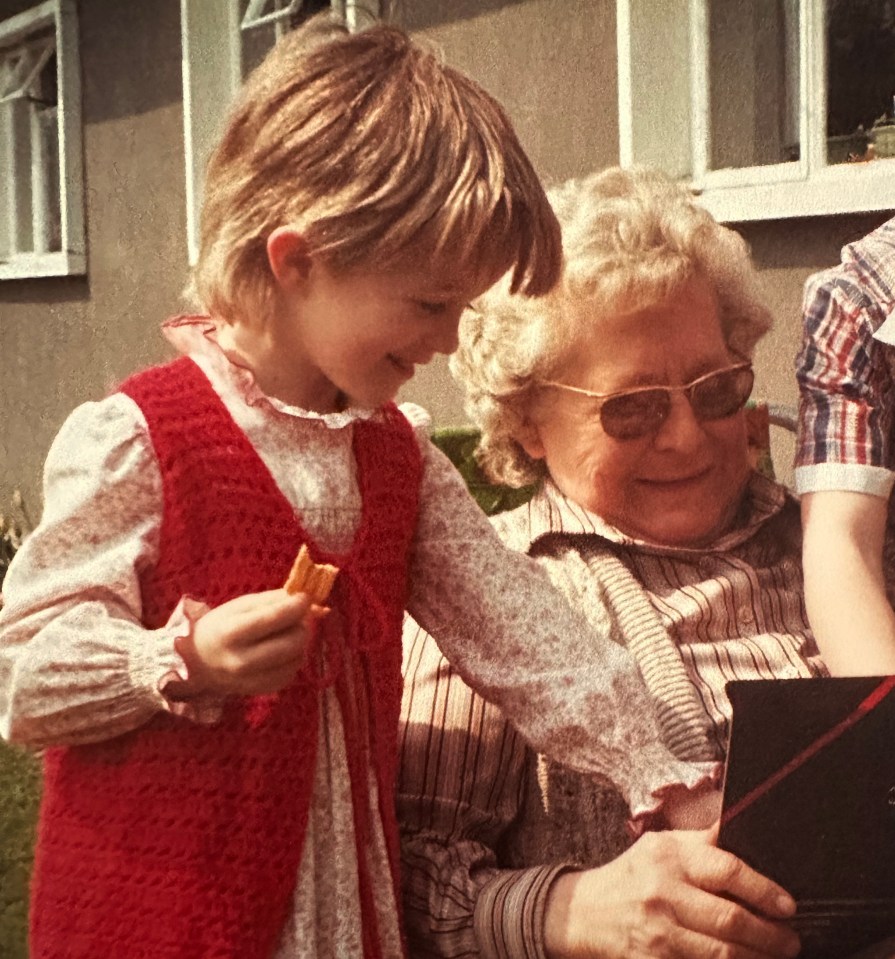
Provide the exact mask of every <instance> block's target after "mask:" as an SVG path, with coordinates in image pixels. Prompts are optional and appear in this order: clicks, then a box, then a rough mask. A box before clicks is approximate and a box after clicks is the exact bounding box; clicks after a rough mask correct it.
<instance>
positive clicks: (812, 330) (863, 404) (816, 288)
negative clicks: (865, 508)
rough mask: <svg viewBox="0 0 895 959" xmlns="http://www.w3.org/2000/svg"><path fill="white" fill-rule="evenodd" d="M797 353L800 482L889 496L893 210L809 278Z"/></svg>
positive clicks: (807, 488) (894, 379)
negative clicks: (833, 264) (831, 264)
mask: <svg viewBox="0 0 895 959" xmlns="http://www.w3.org/2000/svg"><path fill="white" fill-rule="evenodd" d="M804 324H805V336H804V341H803V345H802V349H801V351H800V353H799V356H798V359H797V362H796V375H797V378H798V381H799V389H800V403H799V438H798V446H797V450H796V470H795V481H796V489H797V490H798V491H799V492H800V493H807V492H815V491H819V490H851V491H855V492H863V493H870V494H872V495H876V496H882V497H888V496H889V493H890V492H891V490H892V486H893V484H895V442H893V441H895V433H893V423H895V420H893V417H895V219H892V220H889V221H888V222H887V223H885V224H883V225H882V226H881V227H879V229H877V230H875V231H874V232H873V233H871V234H869V235H868V236H866V237H864V239H862V240H859V241H858V242H856V243H852V244H850V245H848V246H846V247H844V248H843V250H842V263H841V265H840V266H837V267H834V268H832V269H829V270H824V271H822V272H821V273H817V274H816V275H814V276H813V277H811V278H810V279H809V280H808V283H807V284H806V287H805V301H804Z"/></svg>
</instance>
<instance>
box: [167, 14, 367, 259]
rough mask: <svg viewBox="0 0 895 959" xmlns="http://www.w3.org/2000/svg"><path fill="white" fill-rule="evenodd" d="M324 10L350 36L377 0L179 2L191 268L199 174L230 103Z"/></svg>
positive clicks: (363, 24)
mask: <svg viewBox="0 0 895 959" xmlns="http://www.w3.org/2000/svg"><path fill="white" fill-rule="evenodd" d="M330 7H332V8H333V9H334V10H335V11H336V12H337V13H339V14H340V15H341V16H342V17H343V18H344V19H345V22H346V23H347V24H348V26H349V28H350V29H352V30H360V29H363V28H364V27H366V26H369V24H370V23H372V22H374V21H375V19H376V16H377V15H378V11H379V3H378V0H216V2H214V3H209V2H207V0H181V5H180V9H181V30H182V33H183V37H182V43H183V116H184V139H185V144H186V199H187V234H188V235H187V241H188V246H189V257H190V263H195V262H196V257H197V255H198V240H199V207H200V204H201V199H202V180H203V171H204V169H205V163H206V161H207V159H208V155H209V152H210V151H211V148H212V147H213V146H214V144H215V142H216V140H217V138H218V135H219V134H220V132H221V125H222V123H223V120H224V116H225V114H226V111H227V107H228V105H229V103H230V100H231V99H232V97H233V95H234V94H235V92H236V90H237V89H238V88H239V85H240V84H241V83H242V81H243V79H244V78H245V77H246V76H248V74H249V73H250V72H251V71H252V70H253V69H254V68H255V67H256V66H257V65H258V64H259V63H260V62H261V60H262V59H263V58H264V56H265V54H266V53H267V51H268V50H269V49H270V48H271V47H272V46H273V45H274V44H275V43H276V41H277V40H278V39H279V38H280V37H281V36H283V34H285V33H286V32H287V31H289V30H291V29H293V28H294V27H296V26H298V25H299V24H300V23H302V22H303V21H304V20H306V19H307V18H308V17H309V16H312V15H313V14H314V13H317V12H319V11H321V10H325V9H329V8H330Z"/></svg>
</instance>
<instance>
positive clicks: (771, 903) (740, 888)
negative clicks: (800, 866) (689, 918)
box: [685, 830, 796, 919]
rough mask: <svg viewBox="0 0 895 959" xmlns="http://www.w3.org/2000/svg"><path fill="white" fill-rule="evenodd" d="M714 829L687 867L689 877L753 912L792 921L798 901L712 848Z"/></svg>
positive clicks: (741, 864) (729, 856) (699, 884)
mask: <svg viewBox="0 0 895 959" xmlns="http://www.w3.org/2000/svg"><path fill="white" fill-rule="evenodd" d="M714 832H715V831H714V830H708V831H707V832H706V833H704V834H703V835H704V836H705V839H706V845H705V847H704V850H705V851H704V853H703V854H701V855H697V856H696V857H694V858H693V859H691V860H690V862H689V863H688V864H687V866H686V867H685V868H686V869H687V875H688V878H689V879H690V880H691V881H692V882H693V883H694V884H695V885H697V886H699V887H700V888H702V889H706V890H708V891H709V892H714V893H718V894H719V895H723V896H729V897H732V898H734V899H737V900H739V901H740V902H742V903H745V905H747V906H748V907H749V908H750V909H751V910H753V911H757V912H759V913H762V914H763V915H765V916H770V917H771V918H777V919H789V918H790V917H791V916H792V915H793V914H794V913H795V911H796V903H795V900H794V899H793V898H792V896H790V894H789V893H788V892H787V891H786V890H785V889H784V888H783V887H782V886H780V885H778V884H777V883H776V882H774V881H773V880H772V879H768V877H767V876H763V875H762V874H761V873H759V872H756V871H755V870H754V869H752V868H751V867H750V866H748V865H746V863H744V862H743V860H742V859H740V858H738V857H737V856H735V855H733V853H729V852H726V851H725V850H723V849H718V848H717V847H716V846H714V845H712V844H711V842H712V839H711V836H712V834H713V833H714Z"/></svg>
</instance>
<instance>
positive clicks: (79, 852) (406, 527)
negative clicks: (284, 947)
mask: <svg viewBox="0 0 895 959" xmlns="http://www.w3.org/2000/svg"><path fill="white" fill-rule="evenodd" d="M121 389H122V391H123V392H124V393H126V394H127V395H129V396H130V397H131V398H133V399H134V400H135V401H136V402H137V404H138V405H139V406H140V408H141V410H142V412H143V414H144V416H145V418H146V422H147V425H148V428H149V434H150V437H151V440H152V443H153V446H154V449H155V453H156V455H157V458H158V463H159V467H160V471H161V476H162V485H163V503H164V516H163V521H162V527H161V534H160V536H161V541H160V551H159V552H160V556H159V561H158V564H157V566H156V567H155V568H154V569H151V570H146V571H144V572H143V573H142V575H141V588H142V599H143V621H144V625H145V626H146V627H147V628H148V629H154V628H158V627H160V626H163V625H164V624H165V623H166V622H167V620H168V618H169V617H170V614H171V612H172V611H173V609H174V607H175V606H176V604H177V602H178V601H179V600H180V598H181V597H182V596H183V595H190V596H193V597H195V598H197V599H200V600H204V601H205V602H206V603H208V604H209V605H211V606H217V605H219V604H221V603H223V602H226V601H227V600H229V599H233V598H234V597H237V596H240V595H243V594H245V593H251V592H258V591H261V590H266V589H272V588H275V587H277V586H280V585H282V583H283V582H284V580H285V578H286V575H287V573H288V571H289V568H290V565H291V563H292V560H293V559H294V557H295V554H296V552H297V550H298V547H299V545H300V544H301V543H307V544H308V547H309V549H310V550H311V553H312V556H313V557H314V559H315V560H316V561H318V562H334V563H336V564H337V565H339V566H340V568H341V572H340V574H339V576H338V578H337V580H336V586H335V588H334V590H333V594H332V596H331V598H330V599H331V604H332V607H333V609H332V612H331V614H330V615H329V617H327V619H326V620H324V621H323V624H324V625H323V626H322V627H321V628H320V629H319V631H318V632H317V633H316V635H315V636H314V639H313V641H312V644H311V648H310V651H309V656H308V661H307V664H306V666H305V667H303V669H302V670H301V671H300V673H299V675H298V677H297V678H296V680H295V681H294V682H293V683H292V684H291V685H290V686H289V687H287V688H286V689H284V690H282V691H281V692H279V693H277V694H274V695H267V696H254V697H235V696H234V697H231V698H229V699H228V700H227V701H226V703H225V706H224V713H223V717H222V719H221V721H220V722H219V723H218V724H216V725H214V726H202V725H199V724H196V723H193V722H191V721H189V720H187V719H183V718H178V717H176V716H174V715H172V714H170V713H167V712H160V713H158V714H157V715H156V716H155V717H154V718H153V719H152V720H151V721H150V722H149V723H148V724H147V725H145V726H143V727H142V728H140V729H138V730H135V731H133V732H131V733H127V734H125V735H123V736H119V737H117V738H115V739H112V740H108V741H105V742H100V743H96V744H92V745H87V746H78V747H70V748H59V749H53V750H50V751H49V753H48V755H47V757H46V761H45V786H44V799H43V804H42V809H41V819H40V826H39V836H38V843H37V850H36V858H35V872H34V879H33V883H32V909H31V917H32V918H31V949H32V952H31V955H32V959H99V957H105V956H110V957H111V956H122V957H127V959H144V957H145V959H150V957H151V959H269V957H270V956H271V955H272V954H273V952H274V950H275V948H276V945H277V941H278V937H279V935H280V933H281V930H282V928H283V926H284V923H285V921H286V919H287V916H288V913H289V910H290V908H291V906H292V897H293V893H294V889H295V883H296V877H297V874H298V869H299V865H300V861H301V857H302V843H303V839H304V834H305V829H306V825H307V820H308V810H309V805H310V799H311V793H312V787H313V782H314V769H315V758H316V745H317V738H318V716H319V701H320V693H321V690H323V689H324V688H325V687H326V686H328V685H330V684H332V685H333V686H334V688H335V692H336V694H337V697H338V701H339V704H340V706H341V711H342V716H343V724H344V730H345V741H346V752H347V756H348V768H349V775H350V779H351V792H352V808H353V814H354V818H355V823H356V828H357V850H358V857H357V860H358V871H359V877H358V880H359V889H360V899H361V910H362V919H363V927H364V955H365V959H381V950H380V947H379V945H378V936H377V928H376V914H375V908H374V900H373V890H372V883H373V882H375V881H377V880H378V881H382V880H381V877H375V876H370V875H369V874H368V871H369V870H368V868H367V866H366V864H367V861H368V860H367V849H366V842H367V838H368V835H369V828H370V823H369V819H370V813H369V810H370V796H369V787H368V782H369V771H370V769H371V767H372V769H373V770H374V772H375V776H376V784H377V788H378V796H379V813H380V816H381V819H382V824H383V829H384V832H385V837H386V842H387V845H388V851H389V858H390V862H391V867H392V876H391V879H392V881H393V883H394V885H395V890H396V900H397V901H400V897H399V895H398V876H397V871H398V866H397V863H398V851H397V846H398V840H397V826H396V822H395V813H394V800H393V797H394V784H395V774H396V762H397V726H398V715H399V710H400V699H401V640H400V632H401V621H402V615H403V609H404V603H405V594H406V583H407V567H408V551H409V549H410V544H411V540H412V536H413V532H414V529H415V525H416V517H417V509H418V499H419V486H420V479H421V473H422V463H421V455H420V451H419V448H418V446H417V443H416V439H415V437H414V435H413V431H412V429H411V427H410V425H409V424H408V423H407V421H406V420H405V419H404V418H403V417H402V415H401V414H400V413H399V412H398V411H397V409H396V408H395V407H394V406H389V407H387V408H386V409H385V410H384V415H383V417H381V418H380V419H379V420H370V421H362V422H358V423H356V424H355V426H354V429H355V435H354V454H355V457H356V461H357V467H358V482H359V485H360V491H361V495H362V502H363V512H362V520H361V524H360V527H359V529H358V532H357V535H356V537H355V541H354V544H353V546H352V548H351V550H350V552H349V553H348V554H346V555H340V556H332V555H329V554H327V553H326V552H324V551H322V550H320V549H319V548H317V546H316V545H315V544H314V542H313V541H312V540H311V539H310V538H309V536H308V535H307V533H306V532H305V531H304V529H303V528H302V526H301V523H300V521H299V519H298V518H297V517H296V515H295V512H294V510H293V508H292V506H291V505H290V504H289V503H288V501H287V500H286V499H285V497H284V496H283V495H282V493H281V492H280V490H279V489H278V488H277V486H276V484H275V482H274V480H273V477H272V476H271V475H270V473H269V472H268V470H267V468H266V467H265V466H264V464H263V463H262V461H261V459H260V458H259V456H258V454H257V453H256V452H255V450H254V448H253V447H252V445H251V444H250V443H249V441H248V439H247V437H246V436H245V434H244V433H243V432H242V431H241V430H240V429H239V428H238V427H237V426H236V424H235V423H234V421H233V420H232V418H231V417H230V414H229V413H228V412H227V410H226V408H225V407H224V406H223V404H222V402H221V401H220V399H219V398H218V396H217V394H216V393H215V392H214V390H213V389H212V387H211V385H210V384H209V382H208V381H207V379H206V378H205V376H204V374H203V373H202V372H201V371H200V370H199V369H198V367H197V366H196V365H195V364H194V363H193V362H192V361H191V360H189V359H187V358H182V359H179V360H176V361H174V362H173V363H170V364H168V365H166V366H162V367H157V368H154V369H151V370H148V371H146V372H144V373H142V374H138V375H137V376H135V377H133V378H132V379H130V380H128V381H127V382H126V383H125V384H124V385H123V386H122V388H121Z"/></svg>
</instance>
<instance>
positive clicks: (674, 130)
mask: <svg viewBox="0 0 895 959" xmlns="http://www.w3.org/2000/svg"><path fill="white" fill-rule="evenodd" d="M616 8H617V13H618V59H619V134H620V137H619V142H620V158H621V163H622V165H628V164H631V163H647V164H651V165H656V166H659V167H661V168H663V169H665V170H667V171H668V172H669V173H671V174H672V175H674V176H678V177H681V178H683V179H687V180H689V181H690V182H691V183H692V185H693V187H694V188H695V189H696V190H697V191H699V193H700V194H701V198H702V202H703V203H704V205H705V206H706V207H707V208H708V209H709V210H711V212H712V213H713V214H714V215H715V216H716V217H717V218H718V219H719V220H722V221H740V220H754V219H781V218H786V217H794V216H810V215H816V214H826V213H840V212H852V211H864V210H885V209H895V159H891V158H893V157H895V116H893V99H892V97H893V95H895V0H750V2H749V3H743V2H742V0H687V2H684V0H680V2H672V3H667V2H662V0H617V3H616Z"/></svg>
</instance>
